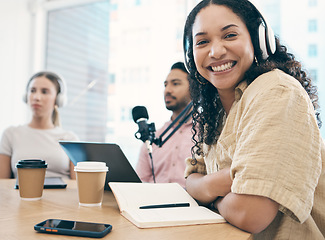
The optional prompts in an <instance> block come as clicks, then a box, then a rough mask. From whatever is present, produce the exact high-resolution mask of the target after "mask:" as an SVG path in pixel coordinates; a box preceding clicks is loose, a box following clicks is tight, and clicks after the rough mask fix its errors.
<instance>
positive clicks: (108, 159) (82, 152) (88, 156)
mask: <svg viewBox="0 0 325 240" xmlns="http://www.w3.org/2000/svg"><path fill="white" fill-rule="evenodd" d="M59 143H60V145H61V147H62V148H63V149H64V151H65V152H66V153H67V155H68V157H69V158H70V160H71V161H72V162H73V164H74V165H77V162H81V161H96V162H105V163H106V165H107V166H108V173H107V176H106V183H105V190H110V187H109V185H108V183H109V182H138V183H139V182H141V180H140V178H139V177H138V175H137V173H136V172H135V171H134V169H133V167H132V165H131V164H130V162H129V161H128V160H127V158H126V157H125V155H124V153H123V152H122V150H121V148H120V147H119V146H118V145H117V144H114V143H96V142H75V141H73V142H72V141H59Z"/></svg>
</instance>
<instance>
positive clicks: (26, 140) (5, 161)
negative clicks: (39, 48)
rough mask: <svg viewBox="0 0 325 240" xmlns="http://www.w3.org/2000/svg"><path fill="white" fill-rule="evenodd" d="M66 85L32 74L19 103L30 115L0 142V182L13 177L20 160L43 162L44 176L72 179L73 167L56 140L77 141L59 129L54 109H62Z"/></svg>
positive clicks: (53, 77)
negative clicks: (24, 104) (21, 102)
mask: <svg viewBox="0 0 325 240" xmlns="http://www.w3.org/2000/svg"><path fill="white" fill-rule="evenodd" d="M66 90H67V89H66V85H65V82H64V80H63V79H62V78H61V77H59V76H58V75H57V74H55V73H53V72H48V71H42V72H38V73H35V74H34V75H33V76H32V77H31V78H30V79H29V81H28V83H27V87H26V94H25V95H24V96H23V100H24V101H25V102H26V103H27V104H28V106H29V107H30V109H31V111H32V119H31V121H30V122H29V123H28V124H24V125H19V126H11V127H8V128H7V129H6V130H5V131H4V132H3V135H2V138H1V142H0V178H11V177H16V175H17V170H16V168H15V165H16V163H17V162H18V161H19V160H22V159H33V158H35V159H43V160H45V161H46V162H47V163H48V168H47V170H46V176H47V177H52V176H59V177H70V178H73V179H74V178H75V173H74V170H73V164H72V162H71V161H70V160H69V158H68V156H67V155H66V154H65V152H64V150H63V149H62V148H61V146H60V145H59V141H60V140H65V141H76V140H78V137H77V136H76V135H75V134H74V133H73V132H71V131H66V130H64V129H62V128H61V127H60V118H59V112H58V107H62V106H64V105H65V103H66V100H67V96H66Z"/></svg>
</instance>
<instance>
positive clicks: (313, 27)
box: [308, 19, 317, 32]
mask: <svg viewBox="0 0 325 240" xmlns="http://www.w3.org/2000/svg"><path fill="white" fill-rule="evenodd" d="M308 32H317V20H316V19H311V20H309V21H308Z"/></svg>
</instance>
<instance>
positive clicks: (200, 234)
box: [0, 179, 252, 240]
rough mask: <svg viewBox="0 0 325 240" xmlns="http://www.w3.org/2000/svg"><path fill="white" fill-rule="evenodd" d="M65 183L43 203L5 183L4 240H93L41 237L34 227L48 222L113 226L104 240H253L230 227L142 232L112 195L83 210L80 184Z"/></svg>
mask: <svg viewBox="0 0 325 240" xmlns="http://www.w3.org/2000/svg"><path fill="white" fill-rule="evenodd" d="M65 181H66V182H67V184H68V186H67V188H66V189H44V192H43V197H42V199H41V200H38V201H24V200H21V199H20V197H19V192H18V190H16V189H14V185H15V180H14V179H1V180H0V239H6V240H20V239H21V240H29V239H33V240H35V239H46V240H51V239H71V240H72V239H78V240H81V239H93V238H84V237H82V238H80V237H73V236H64V235H54V234H45V233H37V232H36V231H35V230H34V225H35V224H37V223H39V222H41V221H44V220H46V219H48V218H58V219H66V220H77V221H87V222H99V223H109V224H111V225H112V226H113V230H112V232H111V233H109V234H108V235H106V236H105V237H104V239H110V240H116V239H121V240H128V239H131V240H137V239H139V240H151V239H166V240H173V239H175V240H176V239H177V240H182V239H186V240H191V239H195V240H197V239H214V240H218V239H222V240H225V239H227V240H232V239H234V240H240V239H252V236H251V234H249V233H246V232H243V231H241V230H239V229H237V228H235V227H233V226H232V225H230V224H228V223H220V224H207V225H194V226H180V227H164V228H150V229H139V228H137V227H136V226H134V225H133V224H132V223H130V222H129V221H128V220H127V219H125V218H124V217H123V216H122V215H120V212H119V209H118V206H117V204H116V201H115V198H114V196H113V194H112V193H111V192H108V191H105V194H104V200H103V205H102V206H101V207H79V205H78V193H77V184H76V181H74V180H65Z"/></svg>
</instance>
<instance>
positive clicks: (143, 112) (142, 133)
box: [132, 106, 156, 153]
mask: <svg viewBox="0 0 325 240" xmlns="http://www.w3.org/2000/svg"><path fill="white" fill-rule="evenodd" d="M132 117H133V120H134V122H135V123H137V124H138V126H139V130H138V131H137V132H136V133H135V134H134V136H135V137H136V138H137V139H140V140H142V141H143V142H145V143H146V145H147V148H148V151H149V153H152V146H151V145H152V142H153V141H154V138H155V134H154V132H155V131H156V129H155V125H154V123H150V124H148V123H147V121H148V119H149V116H148V111H147V109H146V108H145V107H144V106H136V107H134V108H133V109H132Z"/></svg>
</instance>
